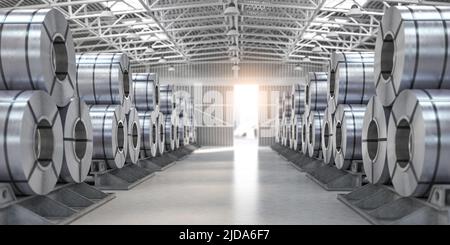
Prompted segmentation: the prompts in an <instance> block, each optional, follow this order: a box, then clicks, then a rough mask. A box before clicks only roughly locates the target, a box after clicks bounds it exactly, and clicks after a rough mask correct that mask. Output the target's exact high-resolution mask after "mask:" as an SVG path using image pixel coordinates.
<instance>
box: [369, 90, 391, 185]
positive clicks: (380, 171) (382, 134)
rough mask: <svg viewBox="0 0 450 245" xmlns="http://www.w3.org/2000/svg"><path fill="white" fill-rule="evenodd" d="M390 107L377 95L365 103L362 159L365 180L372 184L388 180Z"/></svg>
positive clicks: (384, 182) (383, 182)
mask: <svg viewBox="0 0 450 245" xmlns="http://www.w3.org/2000/svg"><path fill="white" fill-rule="evenodd" d="M390 114H391V108H388V107H383V104H382V103H381V101H380V99H379V98H378V97H377V96H374V97H372V99H371V100H370V101H369V104H367V109H366V113H365V115H364V122H363V129H362V159H363V163H364V172H365V173H366V176H367V180H368V181H369V182H370V183H373V184H386V183H388V182H389V181H390V176H389V168H388V164H387V130H388V122H389V115H390Z"/></svg>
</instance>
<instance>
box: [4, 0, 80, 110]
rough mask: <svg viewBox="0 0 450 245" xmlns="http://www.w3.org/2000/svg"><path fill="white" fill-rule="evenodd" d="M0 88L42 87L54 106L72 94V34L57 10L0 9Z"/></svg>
mask: <svg viewBox="0 0 450 245" xmlns="http://www.w3.org/2000/svg"><path fill="white" fill-rule="evenodd" d="M0 26H1V28H0V43H1V47H0V64H1V65H0V90H43V91H46V92H47V93H49V94H50V95H51V97H52V98H53V100H54V101H55V103H56V105H57V106H60V107H64V106H66V105H67V104H68V103H69V102H70V99H71V98H72V97H73V96H74V88H75V79H76V65H75V49H74V46H73V39H72V33H71V31H70V28H69V24H68V22H67V21H66V19H65V17H64V15H63V14H62V13H61V12H59V11H58V10H54V9H41V10H0Z"/></svg>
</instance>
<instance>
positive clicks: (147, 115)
mask: <svg viewBox="0 0 450 245" xmlns="http://www.w3.org/2000/svg"><path fill="white" fill-rule="evenodd" d="M138 115H139V123H140V125H141V154H140V157H141V159H143V158H149V157H156V154H157V150H158V149H157V147H158V146H157V141H158V127H157V120H158V115H159V114H158V113H156V112H151V111H146V112H139V113H138Z"/></svg>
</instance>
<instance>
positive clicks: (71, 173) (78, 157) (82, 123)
mask: <svg viewBox="0 0 450 245" xmlns="http://www.w3.org/2000/svg"><path fill="white" fill-rule="evenodd" d="M59 113H60V115H61V120H62V125H63V133H64V160H63V165H62V169H61V174H60V179H61V180H63V181H64V182H69V183H81V182H84V180H86V177H87V175H88V174H89V170H90V168H91V161H92V154H93V143H92V141H93V138H92V123H91V117H90V116H89V107H88V106H87V105H86V103H84V102H83V101H81V100H79V99H78V98H73V99H72V100H71V102H70V103H69V104H68V105H67V106H66V107H63V108H60V109H59Z"/></svg>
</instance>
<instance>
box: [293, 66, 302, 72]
mask: <svg viewBox="0 0 450 245" xmlns="http://www.w3.org/2000/svg"><path fill="white" fill-rule="evenodd" d="M294 70H295V71H303V67H301V66H300V65H296V66H295V68H294Z"/></svg>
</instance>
